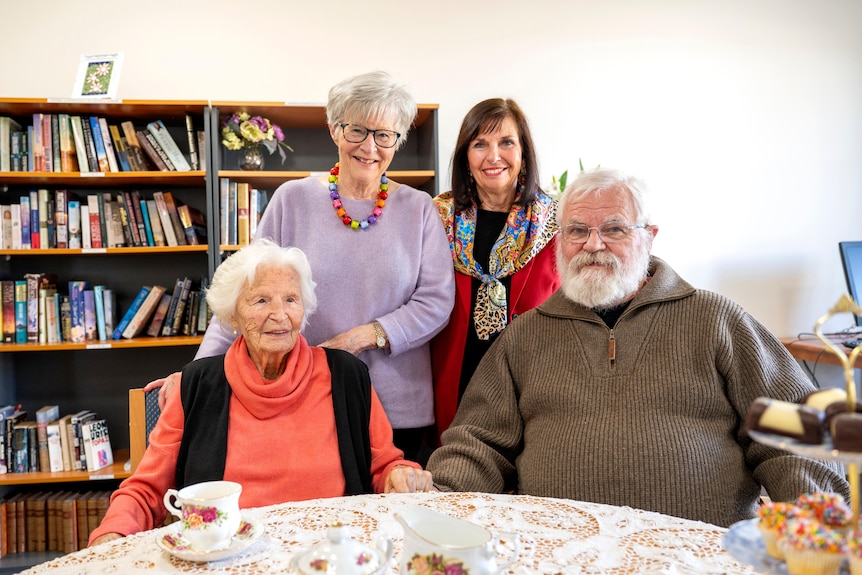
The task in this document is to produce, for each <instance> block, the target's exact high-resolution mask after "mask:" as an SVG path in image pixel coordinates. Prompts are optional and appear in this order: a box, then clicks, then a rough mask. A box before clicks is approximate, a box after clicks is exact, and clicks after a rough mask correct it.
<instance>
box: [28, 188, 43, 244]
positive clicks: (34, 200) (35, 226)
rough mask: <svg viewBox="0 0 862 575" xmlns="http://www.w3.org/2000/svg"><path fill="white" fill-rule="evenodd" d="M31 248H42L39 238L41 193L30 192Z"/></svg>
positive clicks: (36, 191)
mask: <svg viewBox="0 0 862 575" xmlns="http://www.w3.org/2000/svg"><path fill="white" fill-rule="evenodd" d="M29 195H30V247H31V248H33V249H34V250H38V249H39V247H40V246H41V241H40V236H39V191H38V190H30V194H29Z"/></svg>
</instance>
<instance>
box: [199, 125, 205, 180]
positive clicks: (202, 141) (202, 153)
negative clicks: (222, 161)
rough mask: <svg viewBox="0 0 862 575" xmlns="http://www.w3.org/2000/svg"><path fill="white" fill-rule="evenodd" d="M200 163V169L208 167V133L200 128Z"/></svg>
mask: <svg viewBox="0 0 862 575" xmlns="http://www.w3.org/2000/svg"><path fill="white" fill-rule="evenodd" d="M198 164H199V166H200V169H201V170H203V171H206V169H207V134H206V132H205V131H204V130H198Z"/></svg>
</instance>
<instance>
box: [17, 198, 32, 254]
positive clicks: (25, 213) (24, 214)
mask: <svg viewBox="0 0 862 575" xmlns="http://www.w3.org/2000/svg"><path fill="white" fill-rule="evenodd" d="M20 205H21V249H23V250H29V249H30V248H31V247H33V246H32V244H31V243H30V195H29V194H25V195H23V196H21V204H20Z"/></svg>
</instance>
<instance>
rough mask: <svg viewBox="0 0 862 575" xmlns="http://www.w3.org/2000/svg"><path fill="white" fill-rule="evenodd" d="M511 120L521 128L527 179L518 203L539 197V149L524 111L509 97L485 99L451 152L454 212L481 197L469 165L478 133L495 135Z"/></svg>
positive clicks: (472, 111) (468, 117) (470, 115)
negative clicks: (472, 147) (471, 149)
mask: <svg viewBox="0 0 862 575" xmlns="http://www.w3.org/2000/svg"><path fill="white" fill-rule="evenodd" d="M506 118H512V119H513V120H515V125H516V126H517V128H518V139H519V141H520V142H521V158H522V161H523V168H524V171H525V172H526V173H525V178H524V181H523V184H524V192H523V193H522V194H521V197H520V198H518V199H517V201H516V203H517V204H518V205H520V206H525V205H527V204H529V203H531V202H532V201H533V200H534V199H535V198H536V193H537V192H538V191H540V190H541V189H540V188H539V164H538V161H537V160H536V148H535V146H534V145H533V136H532V135H530V126H529V125H528V124H527V118H526V117H525V116H524V113H523V112H522V111H521V108H520V106H518V104H517V103H515V101H514V100H510V99H508V98H490V99H488V100H483V101H482V102H479V103H478V104H476V105H475V106H473V107H472V108H471V109H470V111H469V112H467V115H466V116H464V121H463V122H461V131H460V132H459V133H458V141H457V142H456V144H455V151H454V152H453V153H452V166H451V171H452V198H453V200H454V203H455V211H459V212H460V211H462V210H464V209H466V208H468V207H470V206H471V205H472V204H473V203H474V202H475V203H476V204H477V205H478V204H479V195H478V193H477V191H476V188H475V186H473V185H471V182H470V166H469V164H468V162H467V152H468V150H469V149H470V142H472V141H473V140H474V139H475V138H476V136H478V135H479V134H484V133H487V132H492V131H494V130H496V129H497V127H498V126H500V124H502V123H503V120H505V119H506Z"/></svg>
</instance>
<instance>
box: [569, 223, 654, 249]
mask: <svg viewBox="0 0 862 575" xmlns="http://www.w3.org/2000/svg"><path fill="white" fill-rule="evenodd" d="M646 227H647V226H626V225H623V224H620V223H617V222H605V223H604V224H601V225H599V226H596V227H594V228H590V227H587V226H585V225H584V224H575V223H572V224H569V225H567V226H566V227H564V228H563V231H562V235H563V239H564V240H565V241H567V242H569V243H570V244H585V243H587V242H588V241H589V239H590V232H592V231H593V230H596V233H597V234H599V238H601V240H602V241H603V242H605V243H606V244H612V243H615V242H623V241H625V240H627V239H628V238H629V236H630V235H631V234H632V230H638V229H643V228H646Z"/></svg>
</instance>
